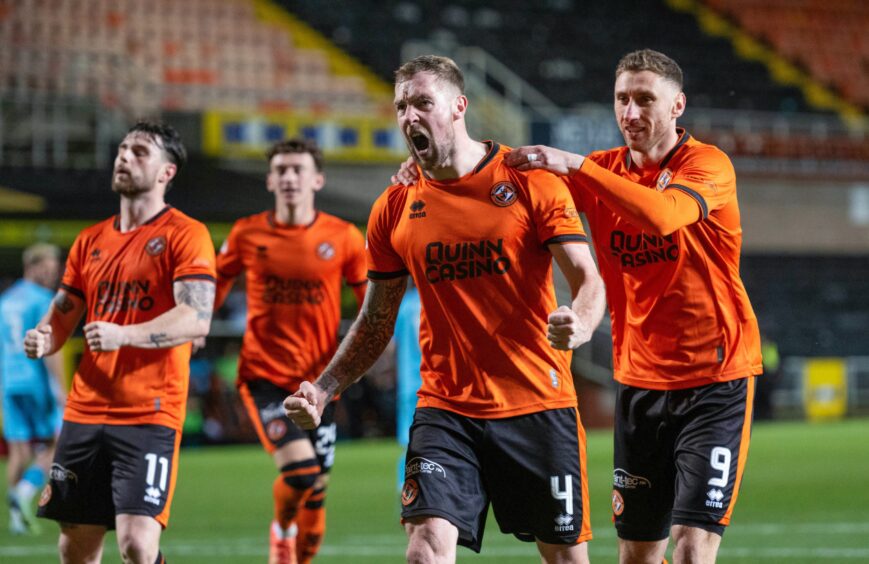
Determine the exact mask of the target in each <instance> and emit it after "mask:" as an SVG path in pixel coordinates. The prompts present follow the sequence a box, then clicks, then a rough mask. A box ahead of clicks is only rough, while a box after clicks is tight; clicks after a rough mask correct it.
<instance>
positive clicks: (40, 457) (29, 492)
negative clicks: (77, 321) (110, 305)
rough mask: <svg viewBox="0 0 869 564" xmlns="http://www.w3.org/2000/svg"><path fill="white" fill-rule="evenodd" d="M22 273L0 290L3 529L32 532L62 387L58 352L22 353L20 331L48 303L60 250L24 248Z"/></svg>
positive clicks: (42, 245)
mask: <svg viewBox="0 0 869 564" xmlns="http://www.w3.org/2000/svg"><path fill="white" fill-rule="evenodd" d="M23 263H24V277H23V278H21V280H18V281H17V282H15V283H14V284H13V285H12V286H10V287H9V289H7V290H6V291H5V292H3V294H2V295H0V386H2V389H3V436H4V437H5V439H6V442H7V444H8V445H9V461H8V463H7V465H6V484H7V487H8V490H7V497H8V502H9V530H10V532H12V533H13V534H21V533H25V532H28V531H30V532H37V531H38V529H39V526H38V524H37V522H36V516H35V514H34V510H33V509H34V505H35V504H34V503H32V500H33V496H34V495H35V494H36V492H38V491H39V490H40V489H42V487H43V486H44V485H45V477H46V476H47V475H48V470H49V468H50V466H51V458H52V457H53V456H54V443H55V438H56V436H57V432H58V430H59V429H60V419H61V414H62V411H63V404H64V402H65V401H66V399H65V396H66V392H65V390H64V382H63V363H62V359H61V357H60V355H52V356H48V357H45V358H44V359H42V360H41V361H34V360H32V359H29V358H27V355H26V354H25V353H24V333H25V331H27V329H28V328H30V327H34V326H35V325H36V324H37V323H38V322H39V320H40V319H42V317H43V316H44V315H45V314H46V312H47V311H48V309H49V307H50V306H51V298H52V296H54V291H55V289H56V288H57V282H58V277H59V276H60V267H61V262H60V249H59V248H58V247H56V246H54V245H48V244H45V243H37V244H35V245H31V246H30V247H27V248H26V249H25V250H24V254H23Z"/></svg>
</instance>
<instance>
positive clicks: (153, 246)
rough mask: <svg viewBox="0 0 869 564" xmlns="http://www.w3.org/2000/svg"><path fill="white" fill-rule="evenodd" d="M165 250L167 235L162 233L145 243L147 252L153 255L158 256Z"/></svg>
mask: <svg viewBox="0 0 869 564" xmlns="http://www.w3.org/2000/svg"><path fill="white" fill-rule="evenodd" d="M165 250H166V237H163V236H162V235H160V236H159V237H154V238H153V239H151V240H150V241H148V242H147V243H146V244H145V252H147V253H148V254H149V255H151V256H152V257H156V256H157V255H159V254H160V253H162V252H163V251H165Z"/></svg>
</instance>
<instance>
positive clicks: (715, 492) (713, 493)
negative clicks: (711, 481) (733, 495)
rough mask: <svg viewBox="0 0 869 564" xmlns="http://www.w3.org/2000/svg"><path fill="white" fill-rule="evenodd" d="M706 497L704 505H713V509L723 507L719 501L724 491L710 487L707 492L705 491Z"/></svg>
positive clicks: (722, 497)
mask: <svg viewBox="0 0 869 564" xmlns="http://www.w3.org/2000/svg"><path fill="white" fill-rule="evenodd" d="M706 497H708V498H709V499H707V500H706V507H714V508H715V509H724V504H723V503H721V500H722V499H724V493H722V491H721V490H719V489H718V488H712V489H711V490H709V491H708V492H706Z"/></svg>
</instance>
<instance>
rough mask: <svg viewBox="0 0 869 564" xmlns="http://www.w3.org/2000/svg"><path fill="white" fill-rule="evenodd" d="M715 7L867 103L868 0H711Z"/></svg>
mask: <svg viewBox="0 0 869 564" xmlns="http://www.w3.org/2000/svg"><path fill="white" fill-rule="evenodd" d="M706 3H707V4H708V5H709V6H710V7H711V8H713V9H714V10H717V11H719V12H721V13H723V14H725V15H727V16H728V17H730V18H732V19H733V20H734V21H736V22H737V23H738V24H739V25H740V26H742V27H743V28H744V29H745V30H746V31H747V32H749V33H750V34H752V35H754V36H755V37H757V38H759V39H762V40H764V41H766V42H767V43H769V44H770V45H771V46H772V47H773V48H774V49H776V50H777V51H778V52H779V53H780V54H781V55H783V56H784V57H786V58H788V59H790V60H792V61H794V62H796V63H798V64H800V65H802V66H803V67H804V68H805V69H806V70H807V71H808V72H809V73H811V74H812V75H813V76H814V77H815V78H816V79H817V80H819V81H820V82H822V83H827V84H830V85H831V86H833V87H834V88H836V89H837V90H838V91H839V92H840V93H841V94H842V95H843V96H844V97H845V98H847V99H848V100H850V101H851V102H853V103H855V104H858V105H861V106H863V107H867V106H869V90H867V88H866V86H867V81H866V79H865V75H866V73H865V69H866V68H869V38H867V33H866V30H867V29H869V3H867V2H865V1H864V0H767V1H765V2H763V3H760V2H756V1H755V0H707V2H706Z"/></svg>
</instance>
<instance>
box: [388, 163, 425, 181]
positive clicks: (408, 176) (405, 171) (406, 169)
mask: <svg viewBox="0 0 869 564" xmlns="http://www.w3.org/2000/svg"><path fill="white" fill-rule="evenodd" d="M417 180H419V169H418V168H416V162H415V161H414V160H413V157H408V158H407V160H406V161H404V162H403V163H401V167H399V169H398V172H396V173H395V174H393V175H392V177H391V178H390V179H389V181H390V182H392V183H393V184H404V185H405V186H410V185H411V184H414V183H416V181H417Z"/></svg>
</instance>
